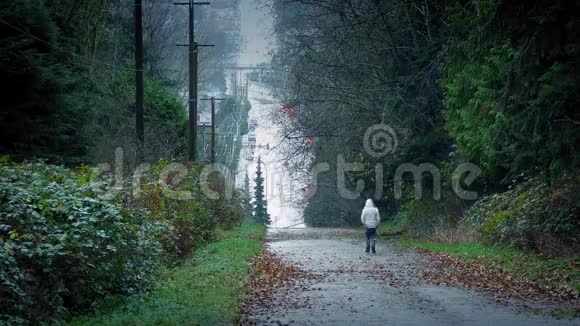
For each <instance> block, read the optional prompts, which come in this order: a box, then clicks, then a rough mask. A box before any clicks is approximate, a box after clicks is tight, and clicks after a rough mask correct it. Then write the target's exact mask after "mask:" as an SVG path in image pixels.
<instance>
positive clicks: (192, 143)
mask: <svg viewBox="0 0 580 326" xmlns="http://www.w3.org/2000/svg"><path fill="white" fill-rule="evenodd" d="M209 4H210V3H209V2H194V1H192V0H190V1H189V2H175V3H174V5H178V6H182V5H184V6H189V44H188V45H187V46H188V47H189V101H188V104H189V151H188V153H189V160H190V161H192V162H195V161H196V160H197V155H196V152H197V62H198V58H197V47H198V45H197V43H196V42H195V21H194V20H195V11H194V7H195V6H196V5H209Z"/></svg>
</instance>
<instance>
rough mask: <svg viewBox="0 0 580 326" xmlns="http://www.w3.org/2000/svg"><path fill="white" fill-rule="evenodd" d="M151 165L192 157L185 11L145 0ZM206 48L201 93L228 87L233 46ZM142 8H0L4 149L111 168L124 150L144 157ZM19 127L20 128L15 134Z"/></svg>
mask: <svg viewBox="0 0 580 326" xmlns="http://www.w3.org/2000/svg"><path fill="white" fill-rule="evenodd" d="M144 4H145V7H146V10H144V11H143V14H144V17H143V21H144V34H143V35H144V42H145V49H144V52H145V53H144V56H145V90H144V92H145V96H144V98H145V110H144V111H145V143H146V145H147V146H146V152H145V159H146V160H148V161H152V162H154V161H156V160H158V159H159V158H165V159H170V160H176V159H181V158H184V157H185V151H184V148H185V142H186V141H187V134H186V114H185V108H184V105H183V104H184V103H185V100H184V96H186V95H187V93H186V92H185V89H186V87H187V69H182V68H183V67H184V65H186V64H187V51H185V50H184V49H183V48H180V47H175V44H176V43H179V42H183V41H184V40H186V39H187V29H186V28H184V26H186V24H184V22H186V21H187V15H186V12H183V11H182V10H181V8H178V6H173V5H171V2H170V1H169V2H167V1H151V0H145V1H144ZM200 32H201V33H202V36H200V39H199V40H200V41H203V39H204V38H205V37H207V35H211V37H212V38H213V40H214V42H216V43H217V44H219V45H220V47H219V48H217V49H216V50H207V51H203V52H202V53H201V54H200V60H203V61H204V62H205V63H206V65H204V67H203V69H200V72H199V81H200V87H199V89H200V92H203V91H205V90H207V89H210V88H216V89H220V90H221V91H222V92H223V91H225V78H224V67H223V66H224V64H225V61H224V58H225V54H224V53H227V52H228V51H229V52H231V50H232V47H233V45H232V41H231V40H228V39H227V38H226V37H225V35H223V32H222V31H219V30H212V31H209V32H210V33H209V34H208V33H207V31H206V30H205V29H203V28H202V29H201V30H200ZM134 56H135V54H134V24H133V2H131V1H93V0H78V1H77V0H74V1H73V0H65V1H48V0H32V1H28V0H12V1H4V2H2V3H1V4H0V71H1V72H2V73H1V74H0V83H1V84H2V90H1V92H2V98H3V99H4V102H3V105H2V107H1V108H0V139H1V140H0V151H1V152H2V153H9V154H11V156H12V157H13V158H14V159H17V160H22V159H29V158H32V157H35V158H44V159H49V160H50V161H51V162H55V163H65V164H68V165H74V164H79V163H81V162H84V163H87V162H102V161H105V160H110V159H111V158H112V157H113V153H114V150H115V148H117V147H122V148H123V149H124V151H125V153H126V154H127V157H126V159H127V160H129V161H132V160H134V156H135V155H134V154H135V68H134V63H133V60H134ZM14 126H18V128H15V127H14Z"/></svg>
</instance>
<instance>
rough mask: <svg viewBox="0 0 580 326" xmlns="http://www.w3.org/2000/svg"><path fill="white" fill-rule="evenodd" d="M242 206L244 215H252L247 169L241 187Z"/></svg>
mask: <svg viewBox="0 0 580 326" xmlns="http://www.w3.org/2000/svg"><path fill="white" fill-rule="evenodd" d="M241 194H242V197H241V199H242V207H243V208H244V212H245V213H246V216H248V217H251V216H252V215H253V211H254V209H253V207H252V195H251V194H250V176H249V175H248V171H247V170H246V176H245V177H244V185H243V187H242V192H241Z"/></svg>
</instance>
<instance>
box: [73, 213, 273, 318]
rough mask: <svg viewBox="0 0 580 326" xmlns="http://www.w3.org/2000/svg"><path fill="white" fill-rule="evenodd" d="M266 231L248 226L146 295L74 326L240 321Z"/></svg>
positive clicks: (173, 271)
mask: <svg viewBox="0 0 580 326" xmlns="http://www.w3.org/2000/svg"><path fill="white" fill-rule="evenodd" d="M264 235H265V228H264V227H263V226H261V225H258V224H255V223H250V222H247V223H243V224H242V225H241V226H239V227H236V228H234V229H232V230H228V231H224V232H221V233H220V235H219V238H218V239H219V240H218V241H217V242H214V243H211V244H209V245H207V246H205V247H204V248H201V249H199V250H198V251H197V252H196V253H195V255H194V256H193V257H192V258H191V259H189V260H188V261H187V262H186V263H184V264H183V265H181V266H179V267H176V268H173V269H170V270H167V271H165V272H163V273H162V276H161V282H160V284H159V286H158V287H157V288H156V289H155V290H153V291H151V292H149V293H146V294H142V295H135V296H132V297H129V298H127V299H126V300H124V301H123V302H122V303H119V302H110V303H109V304H108V306H109V307H108V308H102V309H100V310H99V312H98V313H97V314H96V315H92V316H84V317H80V318H77V319H75V320H74V321H73V322H72V323H71V324H72V325H200V324H201V325H221V324H232V323H235V322H237V321H238V320H239V319H240V313H239V310H238V305H239V303H240V301H241V300H242V299H243V284H244V282H245V281H246V278H247V277H248V275H249V272H250V265H249V264H248V261H249V260H250V258H252V257H253V256H254V255H255V254H256V253H258V252H259V251H260V250H261V248H262V239H263V237H264Z"/></svg>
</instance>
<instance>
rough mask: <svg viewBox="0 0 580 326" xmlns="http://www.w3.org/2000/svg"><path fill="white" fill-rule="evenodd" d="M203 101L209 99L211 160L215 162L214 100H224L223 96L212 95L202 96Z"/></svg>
mask: <svg viewBox="0 0 580 326" xmlns="http://www.w3.org/2000/svg"><path fill="white" fill-rule="evenodd" d="M202 100H203V101H211V162H212V163H215V127H216V121H215V101H222V100H225V99H224V98H216V97H215V96H212V97H210V98H203V99H202Z"/></svg>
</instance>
